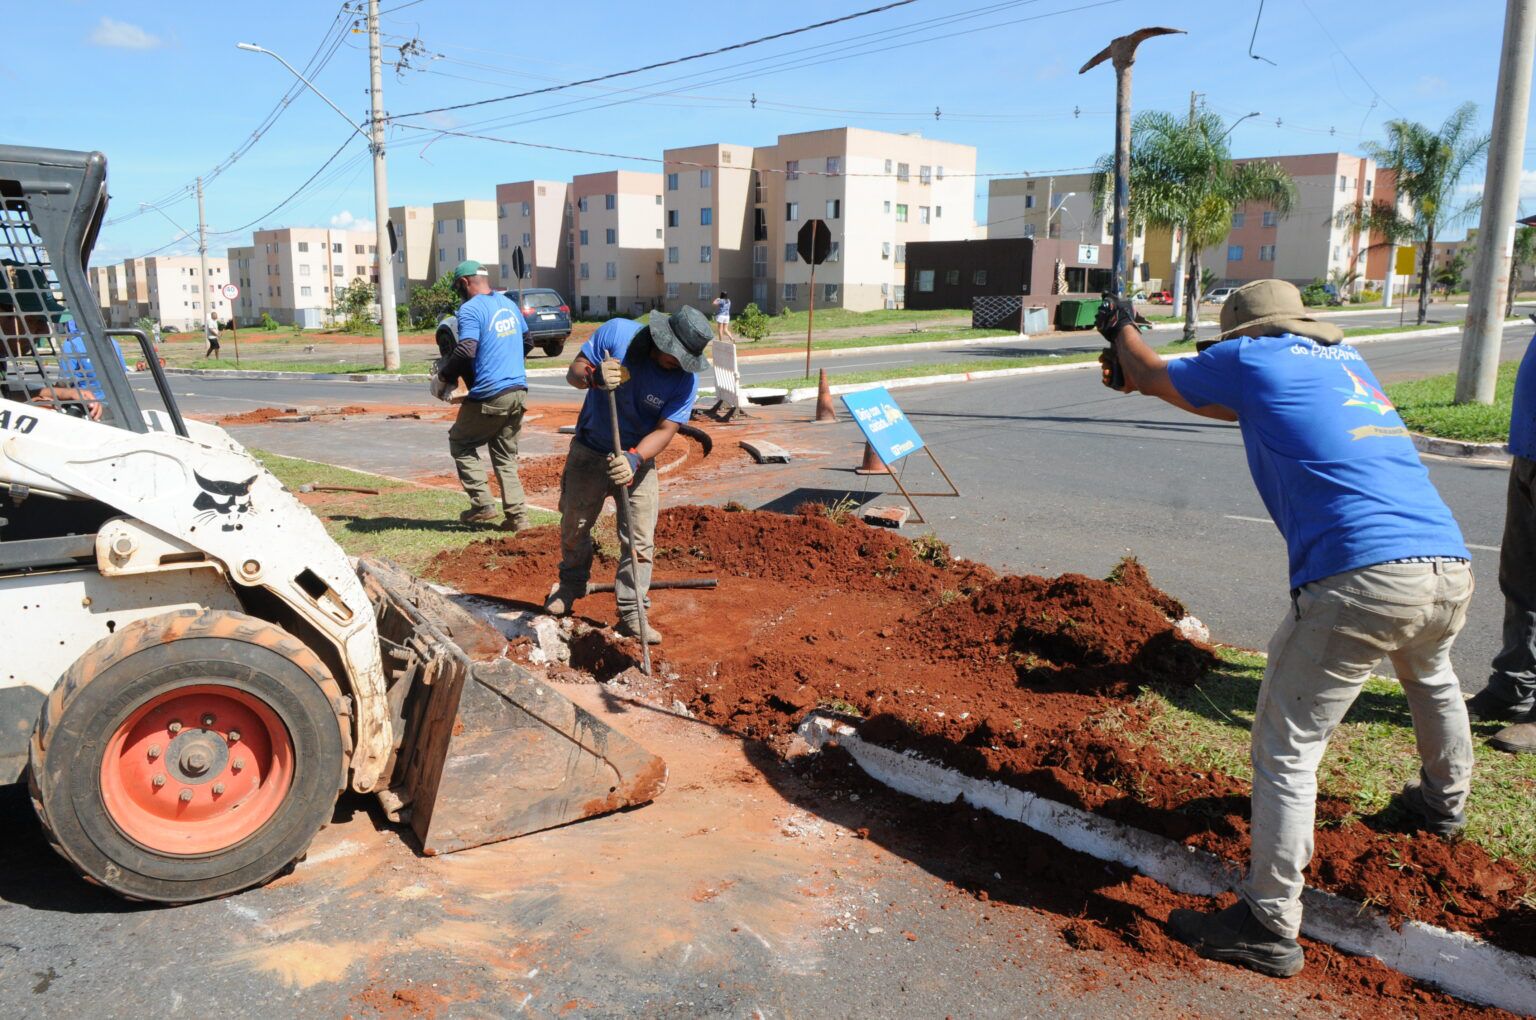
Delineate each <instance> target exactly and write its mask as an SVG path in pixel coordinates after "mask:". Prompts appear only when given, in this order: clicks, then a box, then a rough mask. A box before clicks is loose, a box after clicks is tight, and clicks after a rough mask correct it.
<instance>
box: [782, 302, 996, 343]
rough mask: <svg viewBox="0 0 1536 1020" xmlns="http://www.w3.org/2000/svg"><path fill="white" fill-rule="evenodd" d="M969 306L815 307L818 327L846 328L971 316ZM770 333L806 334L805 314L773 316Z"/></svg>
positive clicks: (897, 324) (916, 322)
mask: <svg viewBox="0 0 1536 1020" xmlns="http://www.w3.org/2000/svg"><path fill="white" fill-rule="evenodd" d="M970 317H971V310H970V309H969V308H934V309H925V310H923V311H916V310H913V309H909V308H892V309H885V308H877V309H875V310H874V311H872V312H851V311H848V310H847V309H845V308H818V309H816V328H817V329H844V328H847V327H852V326H900V325H903V324H912V325H918V324H920V323H924V322H931V321H932V320H934V319H969V318H970ZM768 322H769V326H768V332H769V335H771V336H776V335H778V334H780V333H799V334H800V335H801V336H804V335H805V325H806V313H805V312H790V313H789V314H788V315H770V316H769V317H768Z"/></svg>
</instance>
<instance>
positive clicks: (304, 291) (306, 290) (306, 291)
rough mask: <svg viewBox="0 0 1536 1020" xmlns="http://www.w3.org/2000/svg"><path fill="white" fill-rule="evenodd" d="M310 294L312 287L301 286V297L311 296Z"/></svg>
mask: <svg viewBox="0 0 1536 1020" xmlns="http://www.w3.org/2000/svg"><path fill="white" fill-rule="evenodd" d="M309 296H310V288H308V287H300V288H299V297H309Z"/></svg>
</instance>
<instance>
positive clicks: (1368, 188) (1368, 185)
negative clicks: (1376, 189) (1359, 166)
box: [1365, 177, 1371, 198]
mask: <svg viewBox="0 0 1536 1020" xmlns="http://www.w3.org/2000/svg"><path fill="white" fill-rule="evenodd" d="M1365 197H1366V198H1370V197H1371V179H1370V178H1369V177H1367V178H1366V179H1365Z"/></svg>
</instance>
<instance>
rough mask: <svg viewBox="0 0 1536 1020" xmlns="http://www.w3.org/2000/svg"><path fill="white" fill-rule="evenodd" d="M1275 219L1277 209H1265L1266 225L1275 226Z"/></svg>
mask: <svg viewBox="0 0 1536 1020" xmlns="http://www.w3.org/2000/svg"><path fill="white" fill-rule="evenodd" d="M1275 219H1276V217H1275V211H1274V210H1273V209H1265V210H1264V225H1265V226H1266V227H1272V226H1274V225H1275Z"/></svg>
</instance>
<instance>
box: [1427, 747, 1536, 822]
mask: <svg viewBox="0 0 1536 1020" xmlns="http://www.w3.org/2000/svg"><path fill="white" fill-rule="evenodd" d="M1533 728H1536V727H1533ZM1397 800H1398V803H1400V804H1401V805H1402V806H1403V807H1404V808H1406V809H1407V811H1408V814H1409V815H1410V816H1412V818H1413V820H1414V822H1416V823H1417V824H1418V825H1420V826H1421V827H1422V828H1423V829H1424V831H1425V832H1432V833H1434V834H1435V835H1436V836H1440V837H1442V838H1444V839H1452V838H1454V837H1456V836H1459V835H1461V832H1462V830H1463V829H1465V828H1466V827H1467V815H1466V812H1462V813H1460V814H1457V815H1447V814H1445V813H1444V812H1442V811H1438V810H1436V809H1435V808H1433V807H1430V805H1429V801H1427V800H1425V799H1424V786H1423V778H1422V777H1420V778H1419V779H1416V780H1414V781H1413V782H1411V783H1408V784H1406V785H1405V786H1404V787H1403V792H1402V793H1399V794H1398V795H1397Z"/></svg>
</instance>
